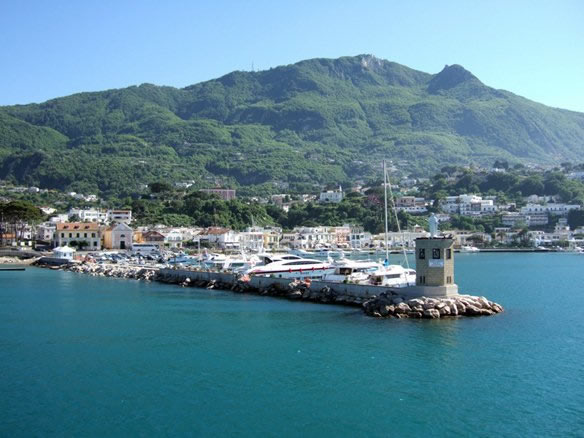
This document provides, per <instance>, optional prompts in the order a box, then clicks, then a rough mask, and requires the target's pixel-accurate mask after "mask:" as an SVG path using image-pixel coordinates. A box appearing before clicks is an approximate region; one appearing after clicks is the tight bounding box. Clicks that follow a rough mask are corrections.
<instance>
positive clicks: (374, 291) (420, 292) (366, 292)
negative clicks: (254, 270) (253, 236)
mask: <svg viewBox="0 0 584 438" xmlns="http://www.w3.org/2000/svg"><path fill="white" fill-rule="evenodd" d="M160 273H161V274H163V275H166V276H170V277H174V278H176V281H177V282H182V281H184V280H185V279H187V278H190V279H191V280H205V281H211V280H215V281H218V282H222V283H228V284H231V283H235V282H236V276H235V275H234V274H226V273H222V272H198V271H188V270H181V269H176V270H175V269H161V270H160ZM291 282H292V280H290V279H288V278H272V277H260V276H253V277H251V279H250V284H251V285H252V286H253V287H255V288H258V289H266V288H268V287H270V286H271V285H273V284H279V285H280V286H282V287H283V288H285V287H287V286H288V285H289V284H290V283H291ZM323 287H329V288H330V289H331V290H333V291H335V292H336V293H337V295H346V296H349V297H354V298H370V297H373V296H379V295H380V294H381V293H382V292H386V293H387V294H390V293H391V292H394V293H397V294H399V295H401V296H403V297H405V298H415V297H420V296H426V297H446V296H454V295H457V294H458V287H457V286H456V285H448V286H443V287H429V286H426V287H418V286H411V287H402V288H389V287H383V286H373V285H367V284H345V283H333V282H330V281H318V280H313V281H312V283H311V284H310V289H312V290H321V289H322V288H323Z"/></svg>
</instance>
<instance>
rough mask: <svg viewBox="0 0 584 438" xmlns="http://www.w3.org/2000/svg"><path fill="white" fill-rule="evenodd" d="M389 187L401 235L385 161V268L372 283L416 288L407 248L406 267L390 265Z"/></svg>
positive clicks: (376, 273) (373, 275) (377, 272)
mask: <svg viewBox="0 0 584 438" xmlns="http://www.w3.org/2000/svg"><path fill="white" fill-rule="evenodd" d="M388 186H389V191H390V195H391V203H392V205H393V213H394V215H395V222H396V224H397V230H398V232H400V233H401V229H400V225H399V220H398V217H397V211H396V209H395V200H394V196H393V190H392V188H391V184H390V182H389V178H388V177H387V169H386V166H385V160H383V194H384V200H385V261H384V262H383V268H381V269H379V270H378V271H376V272H374V273H373V274H371V278H370V282H371V284H375V285H378V286H388V287H407V286H415V284H416V271H415V270H414V269H412V268H410V264H409V261H408V257H407V253H406V248H405V246H404V247H403V248H402V250H403V256H404V262H405V265H406V266H405V267H403V266H402V265H390V264H389V242H388V217H387V187H388Z"/></svg>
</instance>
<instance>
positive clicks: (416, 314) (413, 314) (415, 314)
mask: <svg viewBox="0 0 584 438" xmlns="http://www.w3.org/2000/svg"><path fill="white" fill-rule="evenodd" d="M422 315H423V314H422V312H408V316H409V317H410V318H421V317H422Z"/></svg>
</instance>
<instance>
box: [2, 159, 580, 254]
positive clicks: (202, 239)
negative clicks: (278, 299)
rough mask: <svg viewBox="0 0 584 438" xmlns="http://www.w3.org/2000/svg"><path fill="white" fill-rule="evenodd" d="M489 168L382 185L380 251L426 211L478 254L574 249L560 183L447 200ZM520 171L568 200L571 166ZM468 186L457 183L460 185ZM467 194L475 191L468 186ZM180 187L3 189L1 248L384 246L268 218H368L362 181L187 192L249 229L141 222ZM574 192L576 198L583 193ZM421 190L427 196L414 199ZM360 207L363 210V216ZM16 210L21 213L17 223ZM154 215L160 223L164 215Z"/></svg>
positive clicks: (411, 234)
mask: <svg viewBox="0 0 584 438" xmlns="http://www.w3.org/2000/svg"><path fill="white" fill-rule="evenodd" d="M496 164H501V165H502V167H493V168H491V169H473V170H472V172H469V169H463V168H451V169H448V168H443V169H442V172H441V174H438V175H437V176H436V177H434V178H433V179H416V178H411V177H403V178H401V179H399V181H397V182H396V183H392V186H391V189H392V190H391V191H392V194H393V193H395V196H394V197H392V198H391V199H390V203H389V206H390V208H391V209H392V211H393V210H395V213H393V214H392V216H394V217H396V218H397V222H399V225H400V227H398V226H397V225H398V224H397V222H396V221H393V222H392V227H391V228H392V231H390V232H389V233H388V242H389V246H390V248H391V249H399V248H411V247H413V246H414V240H415V239H416V238H418V237H423V236H426V235H427V230H426V219H427V217H428V215H429V214H430V213H435V214H436V216H437V217H438V219H439V221H440V227H441V229H442V230H443V231H445V232H448V233H451V234H452V235H453V236H454V237H455V241H456V246H457V247H463V246H467V245H471V246H476V247H479V248H504V247H527V248H538V247H539V248H549V249H559V248H572V247H579V246H581V245H582V244H583V243H584V211H583V210H582V203H581V202H565V198H566V197H567V196H566V194H565V193H566V190H568V189H567V188H566V187H565V186H562V187H559V188H558V190H557V191H558V193H555V194H546V193H545V192H546V190H545V187H544V185H543V183H542V187H541V190H538V188H537V187H535V188H534V190H532V191H538V192H539V193H530V194H529V195H527V196H522V193H520V192H519V193H514V194H513V195H511V196H510V195H509V193H508V190H507V193H505V187H500V188H501V190H499V191H494V190H492V189H490V190H489V191H488V192H487V193H480V192H478V191H477V192H478V193H477V192H474V193H471V192H462V191H461V192H460V193H458V194H452V190H453V188H454V189H456V188H457V187H458V188H460V189H461V190H462V189H463V188H464V184H462V183H461V182H463V181H465V179H468V178H469V175H472V176H471V177H470V178H471V180H472V178H476V177H477V175H480V177H481V178H482V180H483V181H495V180H496V181H499V180H503V179H505V178H508V177H509V175H510V174H513V175H515V174H517V172H516V171H517V170H518V169H515V170H513V169H508V165H507V164H506V163H496ZM520 171H521V172H523V173H524V176H525V179H523V180H521V179H519V180H518V181H520V184H523V185H526V184H527V183H526V180H527V179H531V180H533V181H536V182H538V181H540V180H541V181H546V182H547V181H548V180H549V179H550V178H551V177H550V174H552V175H553V177H554V178H558V175H560V177H561V180H562V181H564V183H565V184H567V185H568V186H569V187H571V188H572V190H575V192H573V193H572V195H569V196H571V197H572V198H575V199H578V196H579V194H578V193H579V192H578V190H580V189H582V187H584V184H582V181H583V180H584V171H582V170H581V169H580V167H578V166H576V167H574V166H570V165H567V164H566V165H565V166H563V167H562V168H561V169H559V168H556V169H552V170H550V169H537V168H535V169H529V170H528V171H526V170H524V169H520ZM514 172H515V173H514ZM503 175H507V176H506V177H503ZM514 178H515V176H514ZM546 178H547V179H546ZM466 182H467V183H468V181H466ZM536 185H537V184H536ZM468 187H469V186H468V184H467V187H466V188H468ZM471 187H472V185H471ZM574 187H575V189H574ZM474 188H475V189H477V188H478V187H477V186H476V184H475V187H474ZM188 189H189V187H185V186H181V184H180V183H176V184H174V187H172V185H170V184H168V183H166V184H164V183H156V184H152V185H151V190H150V193H149V194H148V195H147V196H142V198H146V199H145V200H144V199H141V200H139V202H138V201H135V202H133V203H132V202H131V203H130V207H125V208H103V201H101V200H100V199H99V198H98V196H97V195H94V194H87V195H85V194H78V193H57V194H55V193H54V191H53V196H52V198H51V199H53V200H54V201H53V204H52V205H49V204H45V205H40V204H39V203H38V202H37V203H34V204H33V203H32V202H31V201H30V200H34V199H37V200H38V199H40V197H41V196H45V197H46V196H47V195H48V193H49V191H48V190H42V189H40V188H37V187H22V186H13V185H10V184H6V183H5V184H2V185H1V186H0V194H1V198H0V201H2V204H0V205H1V208H2V210H1V211H2V218H1V219H2V220H1V221H0V240H1V243H2V245H3V246H8V247H26V248H32V247H38V248H45V249H48V248H53V247H62V246H71V247H76V248H77V249H79V250H87V251H100V250H129V249H132V247H133V245H135V244H147V245H154V246H155V247H157V248H160V249H170V250H185V249H200V248H216V249H221V250H234V251H237V250H244V251H264V250H277V249H283V248H302V249H315V248H338V249H346V250H354V249H368V250H369V249H380V248H384V246H385V243H384V242H385V234H384V233H383V232H379V230H378V232H375V229H372V227H374V226H377V229H378V228H379V226H378V224H377V225H366V226H364V225H365V224H363V223H358V222H356V221H355V220H354V218H351V217H350V216H349V217H348V220H346V221H344V222H342V223H334V224H333V223H326V224H324V223H310V222H311V220H306V219H300V221H301V222H303V223H298V224H293V223H292V222H291V219H290V216H288V217H287V219H288V223H292V225H293V226H290V227H288V228H286V227H285V226H283V225H282V223H278V220H277V216H276V213H274V212H278V211H280V213H277V214H288V215H290V214H291V212H292V213H294V212H303V211H307V210H311V211H312V210H314V209H317V208H320V209H321V211H324V212H331V211H336V210H335V209H340V208H341V207H342V206H345V204H348V203H351V202H352V204H350V205H352V206H353V207H354V206H356V205H358V206H364V207H365V208H369V209H370V210H369V211H371V214H374V213H373V212H374V210H375V212H377V213H378V212H379V209H381V208H382V205H381V204H382V199H381V198H380V196H379V186H375V184H373V185H370V186H366V185H365V183H364V182H363V184H355V185H353V186H352V187H350V188H347V189H345V190H344V189H343V188H342V187H341V186H337V187H328V188H323V189H322V191H321V192H319V193H304V194H298V193H297V194H292V193H285V194H281V195H272V196H270V197H267V198H261V197H252V198H246V199H238V198H237V193H236V190H233V189H223V188H210V189H199V190H197V191H196V193H193V192H191V193H190V194H189V195H188V196H191V197H193V196H194V197H195V198H194V199H195V200H197V201H199V200H200V199H199V197H202V198H201V199H203V200H207V201H209V202H214V204H212V205H213V207H212V208H213V212H214V213H216V211H217V208H222V207H223V206H225V205H228V206H229V205H231V206H233V205H234V204H233V203H235V202H238V203H239V204H237V205H239V206H244V207H245V206H252V207H253V208H255V210H254V211H255V212H259V213H256V214H257V217H256V218H255V219H254V215H253V213H252V214H251V220H250V221H249V222H251V223H245V222H246V220H242V221H241V223H240V224H239V226H237V227H234V226H228V224H226V223H213V224H197V223H191V224H186V225H182V224H176V223H174V224H173V223H157V222H151V223H148V219H149V218H148V216H147V214H146V213H145V209H144V208H143V207H144V205H145V203H146V205H150V204H153V205H154V204H155V203H160V202H162V203H168V202H175V201H170V200H168V199H167V198H168V197H170V195H169V193H171V191H172V193H174V195H173V196H172V197H177V196H178V195H177V194H178V193H180V192H181V191H184V190H188ZM507 189H509V188H507ZM582 190H583V191H582V193H584V189H582ZM548 192H549V190H548ZM424 194H430V195H434V196H433V197H428V196H423V195H424ZM574 194H575V195H574ZM573 195H574V196H573ZM182 196H184V193H183V194H182ZM57 198H58V200H55V199H57ZM27 199H28V200H27ZM19 203H21V204H22V203H25V204H28V205H29V206H32V205H34V206H35V207H37V208H38V210H39V214H38V215H36V216H34V215H33V217H32V218H27V217H26V213H23V211H24V210H22V208H21V210H18V209H12V210H14V211H12V212H11V205H12V206H14V205H15V204H19ZM149 203H150V204H149ZM132 205H133V206H136V207H140V209H139V210H140V211H136V210H134V211H133V210H132V208H131V206H132ZM156 205H158V204H156ZM197 205H198V204H197ZM66 206H69V208H66ZM244 207H241V208H244ZM205 208H209V207H205ZM345 209H346V206H345ZM25 210H26V209H25ZM19 211H20V213H19ZM177 211H179V210H177ZM367 211H368V210H367V209H365V214H367ZM262 212H263V213H262ZM265 212H268V214H267V215H266V214H265ZM237 213H238V214H239V212H237ZM377 213H375V214H377ZM19 214H20V215H21V216H22V217H18V215H19ZM361 214H363V213H361ZM15 215H16V216H15ZM270 215H271V216H270ZM175 216H177V214H173V215H170V217H171V218H175ZM178 216H185V215H184V214H183V215H180V214H179V215H178ZM263 216H266V217H267V218H268V219H269V221H268V222H270V223H255V222H256V221H258V222H265V220H262V217H263ZM159 217H161V218H163V219H164V220H166V218H165V216H164V215H162V216H159ZM317 217H318V216H317ZM217 218H218V216H217V215H216V214H214V215H213V218H212V220H213V221H217V222H220V221H221V219H219V220H218V219H217ZM207 221H208V220H207ZM312 222H313V221H312ZM381 231H382V230H381Z"/></svg>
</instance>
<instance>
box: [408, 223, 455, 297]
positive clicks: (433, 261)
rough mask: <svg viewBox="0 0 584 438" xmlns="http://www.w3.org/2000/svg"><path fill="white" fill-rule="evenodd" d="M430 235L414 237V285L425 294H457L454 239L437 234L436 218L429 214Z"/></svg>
mask: <svg viewBox="0 0 584 438" xmlns="http://www.w3.org/2000/svg"><path fill="white" fill-rule="evenodd" d="M428 222H429V225H430V237H421V238H418V239H416V286H415V288H416V289H417V290H419V293H420V294H422V295H425V296H451V295H458V286H457V285H456V284H455V283H454V239H452V237H451V236H441V235H438V219H437V218H436V216H435V215H434V214H432V215H431V216H430V219H429V221H428Z"/></svg>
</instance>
